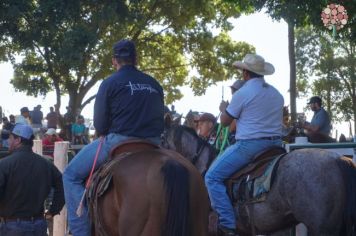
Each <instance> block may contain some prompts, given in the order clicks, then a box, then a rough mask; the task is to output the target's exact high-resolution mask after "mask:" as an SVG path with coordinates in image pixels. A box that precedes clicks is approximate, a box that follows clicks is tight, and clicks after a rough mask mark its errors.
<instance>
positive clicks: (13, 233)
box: [0, 219, 47, 236]
mask: <svg viewBox="0 0 356 236" xmlns="http://www.w3.org/2000/svg"><path fill="white" fill-rule="evenodd" d="M0 235H1V236H47V222H46V221H45V220H44V219H39V220H33V221H32V220H28V221H27V220H26V221H25V220H17V221H7V222H1V223H0Z"/></svg>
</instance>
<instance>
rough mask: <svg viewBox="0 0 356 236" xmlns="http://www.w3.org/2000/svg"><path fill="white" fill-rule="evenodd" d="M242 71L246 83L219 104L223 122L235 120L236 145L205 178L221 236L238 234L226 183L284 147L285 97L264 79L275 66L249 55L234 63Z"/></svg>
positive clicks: (220, 158)
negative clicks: (261, 156)
mask: <svg viewBox="0 0 356 236" xmlns="http://www.w3.org/2000/svg"><path fill="white" fill-rule="evenodd" d="M233 66H235V67H236V68H237V69H240V70H242V76H243V80H244V81H245V84H244V85H243V87H241V88H240V89H239V90H238V91H236V92H235V93H234V94H233V96H232V99H231V102H230V104H228V103H227V102H225V101H222V102H221V104H220V107H219V109H220V111H221V116H220V122H221V124H222V125H224V126H228V125H230V124H231V122H232V121H233V120H234V119H235V120H236V124H237V126H238V129H237V130H236V136H235V138H236V143H235V144H233V145H232V146H230V147H228V148H227V149H226V150H225V152H224V153H223V154H222V155H221V156H220V157H219V158H218V159H217V160H216V161H214V163H213V164H212V165H211V167H210V168H209V170H208V172H207V173H206V175H205V183H206V186H207V189H208V193H209V196H210V200H211V203H212V207H213V208H214V210H215V211H216V212H217V213H218V215H219V234H220V235H231V236H233V235H235V234H236V225H237V223H236V217H235V214H234V209H233V206H232V204H231V202H230V199H229V197H228V195H227V191H226V187H225V185H224V180H226V179H228V178H229V177H230V176H231V175H232V174H234V173H235V172H237V171H238V170H240V169H242V168H243V167H245V166H246V165H248V164H249V163H250V162H252V161H253V157H254V156H255V155H256V154H257V153H259V152H260V151H262V150H264V149H266V148H268V147H271V146H276V145H277V146H281V145H282V140H281V136H282V118H283V104H284V100H283V97H282V95H281V94H280V93H279V92H278V91H277V90H276V89H275V88H274V87H273V86H271V85H269V84H267V83H266V82H265V80H264V75H271V74H273V73H274V67H273V65H272V64H270V63H268V62H265V60H264V59H263V58H262V57H261V56H259V55H256V54H247V55H246V56H245V58H244V60H243V61H237V62H235V63H234V64H233Z"/></svg>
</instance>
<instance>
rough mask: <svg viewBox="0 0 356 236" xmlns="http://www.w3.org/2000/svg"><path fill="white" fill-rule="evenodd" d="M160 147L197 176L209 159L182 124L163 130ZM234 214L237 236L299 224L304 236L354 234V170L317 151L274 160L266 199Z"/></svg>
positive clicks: (349, 164) (203, 146) (208, 153)
mask: <svg viewBox="0 0 356 236" xmlns="http://www.w3.org/2000/svg"><path fill="white" fill-rule="evenodd" d="M168 126H169V125H168ZM162 146H164V147H166V148H169V149H173V150H176V151H178V152H180V153H181V154H182V155H183V156H186V157H187V158H188V159H190V160H194V163H193V164H195V165H196V167H197V168H198V170H199V171H200V173H202V174H204V173H205V172H206V170H207V168H208V166H209V165H210V163H211V160H212V159H213V158H215V156H211V155H214V154H213V152H211V151H210V147H209V144H207V143H205V144H204V143H202V140H201V139H200V138H199V137H198V136H197V135H196V134H195V133H194V132H193V131H192V130H190V129H189V128H187V127H184V126H172V127H166V129H165V132H164V135H163V137H162ZM204 165H205V166H204ZM236 211H237V212H238V219H239V220H238V225H237V228H238V231H239V233H240V234H241V235H251V234H253V233H256V234H270V233H273V232H277V231H280V230H283V229H286V228H289V227H292V226H295V225H296V224H298V223H300V222H301V223H304V224H305V225H306V227H307V229H308V233H309V235H315V236H317V235H318V236H319V235H335V236H336V235H343V236H344V235H345V236H346V235H356V166H355V164H354V163H353V162H352V161H351V160H350V159H348V158H345V157H340V156H339V155H338V154H336V153H333V152H330V151H326V150H322V149H302V150H296V151H293V152H290V153H288V154H287V155H286V156H285V157H284V158H282V160H281V161H280V163H279V167H278V169H277V172H276V177H275V179H274V183H273V185H272V187H271V190H270V192H269V193H268V195H267V198H266V200H265V201H264V202H258V203H253V204H249V205H248V206H240V207H239V206H238V208H237V209H236Z"/></svg>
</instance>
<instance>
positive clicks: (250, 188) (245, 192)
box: [226, 146, 286, 205]
mask: <svg viewBox="0 0 356 236" xmlns="http://www.w3.org/2000/svg"><path fill="white" fill-rule="evenodd" d="M285 154H286V150H285V149H284V148H281V147H278V146H275V147H271V148H268V149H266V150H263V151H261V152H260V153H258V154H257V155H255V158H254V160H255V161H253V162H252V163H250V164H249V165H247V166H246V167H244V168H243V169H241V170H240V171H238V172H236V173H235V174H234V175H232V176H231V177H230V178H229V179H228V180H227V182H226V186H227V190H228V194H229V197H230V199H231V200H232V202H233V203H235V204H233V205H236V204H237V201H239V202H240V203H241V202H246V201H248V202H255V201H263V200H264V199H265V198H264V197H263V196H262V195H263V193H267V192H268V191H269V189H270V187H271V186H272V183H273V177H274V175H273V173H274V171H275V170H276V168H277V166H278V163H279V161H280V160H281V158H282V157H283V156H284V155H285ZM261 186H262V188H263V190H261V189H258V188H259V187H261Z"/></svg>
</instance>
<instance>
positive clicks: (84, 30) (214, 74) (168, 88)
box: [0, 0, 254, 110]
mask: <svg viewBox="0 0 356 236" xmlns="http://www.w3.org/2000/svg"><path fill="white" fill-rule="evenodd" d="M0 6H1V7H0V19H1V20H0V37H1V43H0V55H2V56H3V57H2V58H1V57H0V59H7V60H10V61H11V62H12V63H13V64H14V68H15V75H14V78H13V79H12V83H13V85H14V86H15V88H16V89H18V90H20V91H26V92H27V94H28V95H32V96H37V95H39V94H41V95H46V94H47V93H48V92H49V91H51V90H55V92H56V96H57V107H58V108H59V107H60V105H61V96H62V95H65V94H68V95H69V106H70V107H71V108H72V110H76V109H77V108H82V107H83V106H85V105H86V104H87V103H89V102H90V101H91V100H92V99H93V98H94V96H92V97H90V98H88V99H87V100H85V101H84V97H85V95H86V94H87V92H88V91H89V90H90V89H91V88H92V87H93V86H94V85H95V84H96V83H97V82H98V81H100V80H101V79H104V78H105V77H106V76H108V75H109V74H110V73H111V72H112V71H113V69H112V68H111V56H112V50H111V47H112V45H113V44H114V43H115V41H117V40H118V39H121V38H130V39H132V40H133V41H135V43H136V45H137V49H138V58H139V67H140V68H141V69H142V70H144V71H146V72H148V73H150V74H151V75H153V76H154V77H156V78H157V79H158V80H159V81H160V82H161V84H162V85H163V87H164V89H165V93H166V102H167V103H172V102H173V101H175V100H177V99H179V98H181V97H182V94H181V93H180V91H179V89H178V88H179V86H182V85H190V86H191V87H192V88H193V90H194V91H195V93H196V94H202V93H204V91H205V89H206V88H207V87H208V86H209V85H211V84H214V83H216V82H217V81H222V80H226V79H230V78H232V76H233V72H232V70H233V69H232V68H231V66H230V65H231V63H232V61H233V60H237V59H241V58H242V57H243V55H244V54H246V53H247V52H251V51H254V48H253V47H252V46H250V45H248V44H247V43H237V42H234V41H232V39H231V38H229V37H228V34H227V32H228V31H229V30H231V29H232V26H231V24H230V23H229V22H228V18H230V17H238V16H239V15H240V13H241V12H243V11H244V12H249V11H250V10H251V8H250V6H249V5H246V6H245V7H243V8H242V7H235V6H231V5H230V4H227V3H224V2H222V1H220V0H214V1H210V0H209V1H208V0H179V1H178V0H154V1H148V0H146V1H138V0H118V1H109V0H100V1H90V0H71V1H63V0H46V1H35V0H4V1H1V3H0ZM212 28H214V32H216V33H212V32H211V29H212ZM4 55H5V58H4ZM14 55H20V56H21V58H22V60H21V61H20V62H16V60H15V57H14ZM191 71H194V72H196V73H193V74H192V73H190V72H191Z"/></svg>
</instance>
